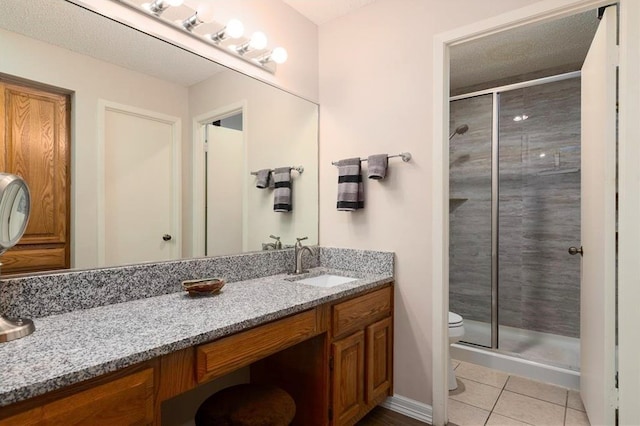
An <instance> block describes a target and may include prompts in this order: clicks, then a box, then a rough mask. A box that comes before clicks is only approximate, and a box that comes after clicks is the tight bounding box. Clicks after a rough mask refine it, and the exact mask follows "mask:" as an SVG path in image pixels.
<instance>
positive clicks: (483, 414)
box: [448, 398, 489, 426]
mask: <svg viewBox="0 0 640 426" xmlns="http://www.w3.org/2000/svg"><path fill="white" fill-rule="evenodd" d="M448 411H449V425H452V424H453V425H457V426H466V425H469V426H477V425H483V424H484V423H485V422H486V421H487V418H488V417H489V412H488V411H487V410H483V409H481V408H478V407H473V406H471V405H467V404H464V403H462V402H459V401H456V400H454V399H451V398H449V409H448Z"/></svg>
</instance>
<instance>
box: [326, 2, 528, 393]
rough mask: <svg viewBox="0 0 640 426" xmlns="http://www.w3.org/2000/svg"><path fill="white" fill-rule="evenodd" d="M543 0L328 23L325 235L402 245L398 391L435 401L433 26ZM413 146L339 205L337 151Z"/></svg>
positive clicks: (381, 11)
mask: <svg viewBox="0 0 640 426" xmlns="http://www.w3.org/2000/svg"><path fill="white" fill-rule="evenodd" d="M535 1H536V0H494V1H491V2H485V1H483V2H479V1H476V0H448V1H421V0H378V1H377V2H374V3H372V4H370V5H368V6H365V7H363V8H361V9H358V10H356V11H354V12H353V13H351V14H349V15H346V16H344V17H342V18H339V19H337V20H334V21H331V22H329V23H327V24H324V25H322V26H320V29H319V31H320V32H319V55H320V105H321V107H320V244H322V245H325V246H337V247H354V248H362V249H373V250H376V249H377V250H390V251H394V252H395V253H396V293H395V296H396V299H395V326H394V327H395V360H394V392H395V393H396V394H398V395H402V396H405V397H407V398H410V399H413V400H417V401H420V402H423V403H426V404H431V401H432V392H431V381H432V372H431V351H432V348H433V339H432V337H431V324H432V318H431V315H430V312H429V309H430V304H431V292H432V289H434V288H435V286H438V285H440V283H433V282H431V276H432V271H431V269H432V264H431V257H432V253H431V220H432V215H431V191H432V188H431V184H432V183H431V179H432V174H431V170H430V167H429V166H430V164H431V161H432V159H431V152H432V147H431V143H432V141H431V140H430V138H431V135H432V133H433V132H432V122H431V118H432V95H433V89H432V79H433V49H432V45H433V36H434V35H435V34H437V33H440V32H443V31H446V30H450V29H453V28H456V27H459V26H463V25H466V24H469V23H472V22H475V21H478V20H482V19H485V18H489V17H491V16H495V15H498V14H500V13H503V12H507V11H509V10H512V9H516V8H519V7H524V6H526V5H529V4H531V3H534V2H535ZM402 151H410V152H411V153H412V154H413V160H412V161H411V162H410V163H403V162H402V161H401V160H399V159H391V160H390V170H389V176H388V178H387V179H385V180H384V181H381V182H366V187H365V191H366V193H365V209H364V210H362V211H359V212H356V213H345V212H338V211H336V208H335V203H336V194H337V171H336V169H335V167H333V166H332V165H331V161H335V160H339V159H341V158H346V157H352V156H363V157H366V156H368V155H371V154H377V153H385V152H386V153H390V154H397V153H399V152H402Z"/></svg>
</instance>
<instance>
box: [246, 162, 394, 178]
mask: <svg viewBox="0 0 640 426" xmlns="http://www.w3.org/2000/svg"><path fill="white" fill-rule="evenodd" d="M405 161H406V160H405ZM291 170H295V171H296V172H298V173H303V172H304V167H302V166H297V167H291ZM271 171H273V169H271ZM251 174H252V175H254V176H255V175H257V174H258V172H251Z"/></svg>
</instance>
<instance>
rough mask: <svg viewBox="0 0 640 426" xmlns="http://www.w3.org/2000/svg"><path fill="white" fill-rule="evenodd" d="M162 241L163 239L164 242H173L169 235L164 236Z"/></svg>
mask: <svg viewBox="0 0 640 426" xmlns="http://www.w3.org/2000/svg"><path fill="white" fill-rule="evenodd" d="M162 239H163V240H164V241H169V240H171V235H169V234H164V235H163V236H162Z"/></svg>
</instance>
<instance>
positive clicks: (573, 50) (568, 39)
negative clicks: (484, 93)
mask: <svg viewBox="0 0 640 426" xmlns="http://www.w3.org/2000/svg"><path fill="white" fill-rule="evenodd" d="M597 26H598V19H597V17H596V12H595V11H590V12H585V13H582V14H578V15H573V16H570V17H567V18H561V19H557V20H555V21H551V22H546V23H540V24H532V25H529V26H526V27H521V28H515V29H512V30H509V31H505V32H501V33H498V34H494V35H491V36H487V37H482V38H479V39H477V40H473V41H469V42H466V43H463V44H460V45H458V46H454V47H452V49H451V88H452V90H456V89H458V88H462V87H470V86H476V85H479V84H482V83H485V82H491V81H497V80H502V79H507V78H509V77H514V76H519V75H522V74H529V73H534V72H538V71H542V70H547V69H552V68H562V67H564V66H569V65H573V64H582V63H583V62H584V58H585V56H586V54H587V51H588V50H589V45H590V44H591V40H592V39H593V36H594V34H595V31H596V28H597ZM578 69H579V67H578Z"/></svg>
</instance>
